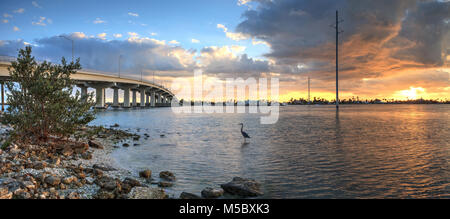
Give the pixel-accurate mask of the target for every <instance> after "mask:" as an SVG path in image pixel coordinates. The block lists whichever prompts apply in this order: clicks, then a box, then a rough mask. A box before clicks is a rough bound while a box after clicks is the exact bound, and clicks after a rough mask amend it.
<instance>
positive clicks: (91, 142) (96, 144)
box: [88, 140, 104, 149]
mask: <svg viewBox="0 0 450 219" xmlns="http://www.w3.org/2000/svg"><path fill="white" fill-rule="evenodd" d="M88 144H89V147H91V148H97V149H103V148H104V147H103V145H102V144H100V142H98V141H94V140H89V142H88Z"/></svg>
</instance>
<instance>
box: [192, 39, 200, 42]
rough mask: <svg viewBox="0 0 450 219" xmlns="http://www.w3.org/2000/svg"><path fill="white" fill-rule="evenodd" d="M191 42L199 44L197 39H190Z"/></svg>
mask: <svg viewBox="0 0 450 219" xmlns="http://www.w3.org/2000/svg"><path fill="white" fill-rule="evenodd" d="M191 42H192V43H200V40H197V39H191Z"/></svg>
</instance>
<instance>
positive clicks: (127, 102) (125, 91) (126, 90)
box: [123, 87, 130, 108]
mask: <svg viewBox="0 0 450 219" xmlns="http://www.w3.org/2000/svg"><path fill="white" fill-rule="evenodd" d="M123 107H124V108H130V88H127V87H126V88H123Z"/></svg>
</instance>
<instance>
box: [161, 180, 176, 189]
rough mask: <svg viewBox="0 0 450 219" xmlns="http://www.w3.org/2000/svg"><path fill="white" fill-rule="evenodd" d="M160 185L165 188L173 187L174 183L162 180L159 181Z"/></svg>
mask: <svg viewBox="0 0 450 219" xmlns="http://www.w3.org/2000/svg"><path fill="white" fill-rule="evenodd" d="M158 186H159V187H163V188H167V187H172V186H173V183H171V182H164V181H161V182H158Z"/></svg>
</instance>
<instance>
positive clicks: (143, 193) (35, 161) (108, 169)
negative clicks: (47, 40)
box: [0, 125, 262, 199]
mask: <svg viewBox="0 0 450 219" xmlns="http://www.w3.org/2000/svg"><path fill="white" fill-rule="evenodd" d="M11 130H12V129H11V127H8V126H4V125H1V127H0V143H1V145H2V147H1V149H0V199H166V198H169V195H168V194H167V193H166V192H165V191H164V188H167V187H171V186H173V184H174V183H175V181H176V177H175V175H174V174H173V173H171V172H169V171H163V172H160V173H159V178H160V179H161V180H160V181H155V179H153V178H152V171H151V170H150V169H144V170H141V171H139V172H138V173H134V172H132V171H129V170H126V169H123V168H121V167H120V166H119V165H118V164H117V163H116V161H115V160H114V159H113V158H112V157H111V156H110V155H111V153H112V152H113V151H114V150H115V149H116V148H117V147H119V146H117V145H118V144H121V145H122V146H123V147H128V146H129V145H130V144H133V143H131V142H134V141H138V140H139V138H140V137H141V136H139V135H137V134H132V133H129V132H126V131H122V130H120V129H118V125H113V126H111V127H110V128H104V127H86V128H83V129H81V130H79V131H77V133H75V134H74V135H73V136H71V138H69V139H67V140H60V139H53V140H50V141H49V142H47V143H45V145H32V144H20V143H10V142H7V141H8V140H7V139H8V137H9V132H10V131H11ZM143 137H144V138H148V135H147V134H144V135H143ZM133 145H136V143H134V144H133ZM224 193H228V194H231V195H236V196H239V197H255V196H259V195H262V192H261V191H260V184H259V183H257V182H256V181H253V180H250V179H243V178H239V177H235V178H234V179H233V181H231V182H229V183H226V184H222V185H221V188H209V187H208V188H205V189H204V190H203V191H201V196H198V195H196V194H191V193H186V192H183V193H182V194H181V195H180V197H179V198H181V199H197V198H219V197H221V196H222V195H223V194H224Z"/></svg>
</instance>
